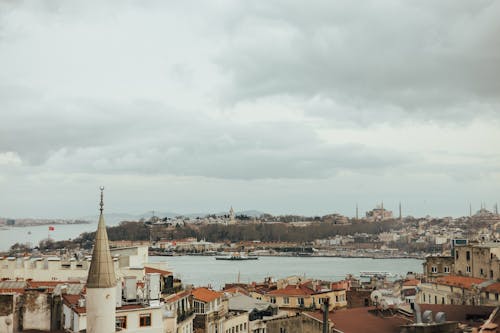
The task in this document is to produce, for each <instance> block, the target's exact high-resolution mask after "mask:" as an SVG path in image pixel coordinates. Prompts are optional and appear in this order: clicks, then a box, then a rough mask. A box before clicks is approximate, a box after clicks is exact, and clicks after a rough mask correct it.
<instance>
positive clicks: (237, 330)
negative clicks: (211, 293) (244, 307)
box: [222, 312, 249, 333]
mask: <svg viewBox="0 0 500 333" xmlns="http://www.w3.org/2000/svg"><path fill="white" fill-rule="evenodd" d="M230 313H231V312H230ZM248 328H249V327H248V312H244V313H239V314H234V315H232V316H230V317H226V319H225V320H224V321H223V326H222V332H223V333H248ZM233 329H234V331H233Z"/></svg>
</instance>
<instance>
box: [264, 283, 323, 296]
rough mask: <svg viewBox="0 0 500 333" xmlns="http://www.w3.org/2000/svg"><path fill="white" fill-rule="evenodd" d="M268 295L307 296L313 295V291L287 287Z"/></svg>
mask: <svg viewBox="0 0 500 333" xmlns="http://www.w3.org/2000/svg"><path fill="white" fill-rule="evenodd" d="M267 294H268V295H288V296H309V295H312V294H314V290H311V289H309V288H307V287H305V286H299V287H297V286H296V285H288V286H286V288H284V289H276V290H273V291H270V292H269V293H267Z"/></svg>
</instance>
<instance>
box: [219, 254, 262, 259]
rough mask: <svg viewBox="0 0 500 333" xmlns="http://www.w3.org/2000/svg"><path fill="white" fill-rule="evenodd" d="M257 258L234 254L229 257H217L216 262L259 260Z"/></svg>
mask: <svg viewBox="0 0 500 333" xmlns="http://www.w3.org/2000/svg"><path fill="white" fill-rule="evenodd" d="M257 259H259V257H257V256H248V255H246V254H244V253H238V252H234V253H231V254H230V255H227V256H217V257H215V260H257Z"/></svg>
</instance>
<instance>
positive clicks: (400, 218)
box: [399, 201, 403, 221]
mask: <svg viewBox="0 0 500 333" xmlns="http://www.w3.org/2000/svg"><path fill="white" fill-rule="evenodd" d="M402 219H403V215H402V214H401V201H400V202H399V220H400V221H401V220H402Z"/></svg>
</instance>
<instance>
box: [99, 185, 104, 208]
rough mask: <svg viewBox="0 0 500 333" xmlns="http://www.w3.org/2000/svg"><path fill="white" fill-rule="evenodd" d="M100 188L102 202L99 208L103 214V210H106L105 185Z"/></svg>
mask: <svg viewBox="0 0 500 333" xmlns="http://www.w3.org/2000/svg"><path fill="white" fill-rule="evenodd" d="M99 189H100V190H101V202H100V203H99V207H100V208H99V210H100V211H101V215H102V211H103V210H104V186H101V187H100V188H99Z"/></svg>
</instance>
